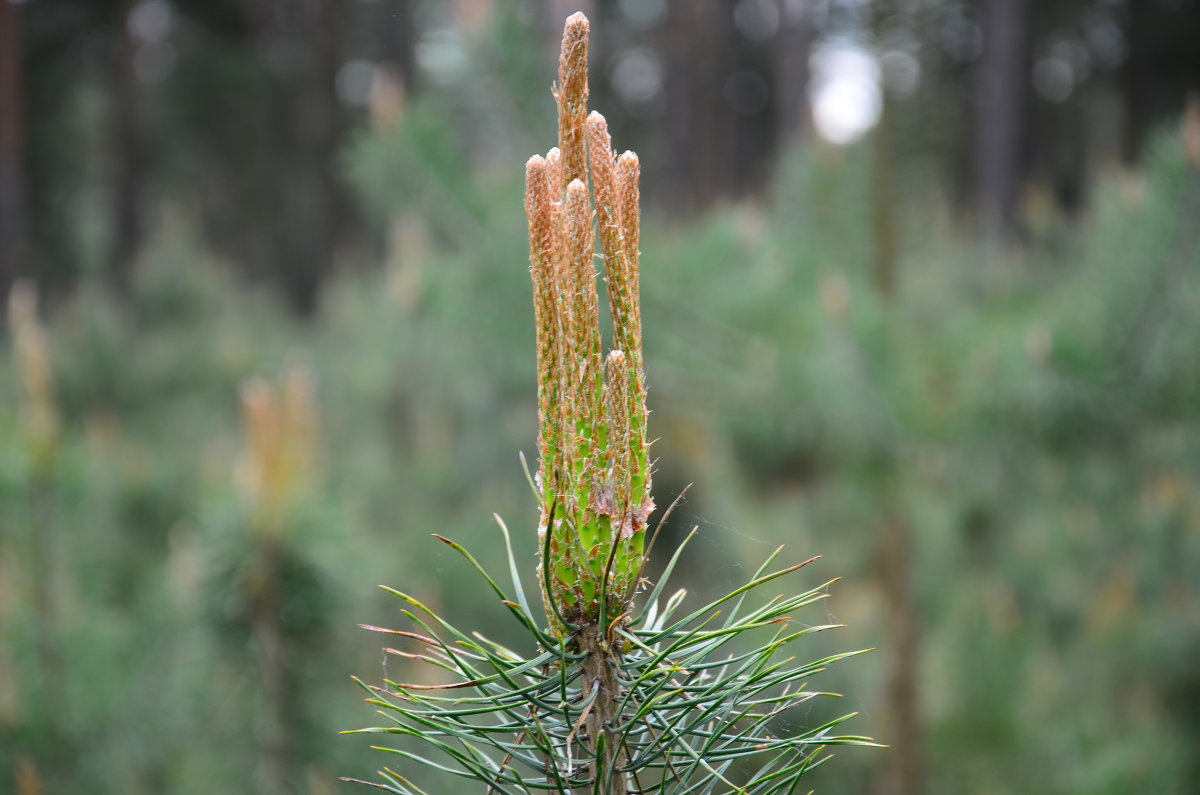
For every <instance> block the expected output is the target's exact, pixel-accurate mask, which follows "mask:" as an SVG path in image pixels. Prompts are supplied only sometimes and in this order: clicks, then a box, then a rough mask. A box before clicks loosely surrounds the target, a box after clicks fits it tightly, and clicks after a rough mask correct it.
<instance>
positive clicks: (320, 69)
mask: <svg viewBox="0 0 1200 795" xmlns="http://www.w3.org/2000/svg"><path fill="white" fill-rule="evenodd" d="M341 6H342V2H341V0H320V5H319V6H318V12H317V26H316V32H317V51H318V59H319V61H318V64H317V72H316V75H315V77H314V79H315V81H316V85H315V89H314V90H315V92H316V100H317V102H316V104H317V106H318V107H319V109H320V111H319V112H320V119H321V126H320V129H319V131H318V132H317V134H316V140H315V141H314V144H315V146H314V148H313V153H314V156H315V157H314V162H313V164H312V168H314V169H315V170H316V172H317V185H318V195H317V218H316V219H315V222H316V225H315V228H314V229H313V234H314V237H315V239H314V240H313V244H314V245H313V251H312V252H310V254H309V256H307V257H305V259H304V261H305V262H306V264H307V267H306V268H305V272H304V273H303V274H302V275H301V278H299V279H297V280H296V283H295V288H296V296H295V297H296V304H297V307H298V308H299V309H300V311H301V312H302V313H304V314H306V315H309V314H312V313H313V312H314V311H315V310H316V306H317V299H318V297H319V293H320V288H321V283H322V282H323V281H324V279H325V277H326V276H327V275H328V274H329V273H330V272H331V271H332V270H333V264H334V258H335V256H336V254H337V248H338V241H339V240H340V239H341V231H342V220H343V209H344V201H343V196H342V189H341V184H340V183H339V181H338V178H337V169H338V166H337V157H338V153H339V152H340V151H341V145H342V133H343V126H344V125H343V124H342V109H341V105H340V103H339V101H338V96H337V73H338V69H339V67H340V66H341V24H340V20H341V16H342V9H341Z"/></svg>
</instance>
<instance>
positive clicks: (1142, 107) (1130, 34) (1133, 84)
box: [1120, 0, 1154, 166]
mask: <svg viewBox="0 0 1200 795" xmlns="http://www.w3.org/2000/svg"><path fill="white" fill-rule="evenodd" d="M1147 5H1148V3H1147V0H1128V2H1127V3H1126V4H1125V6H1126V9H1127V11H1126V14H1127V16H1126V23H1125V40H1126V41H1127V42H1129V47H1128V52H1127V54H1126V56H1125V62H1124V63H1123V64H1121V73H1120V81H1121V104H1122V111H1123V112H1122V118H1121V160H1122V162H1124V163H1125V165H1127V166H1132V165H1135V164H1136V162H1137V158H1138V153H1139V152H1141V150H1142V141H1143V140H1144V138H1145V136H1146V123H1147V121H1148V120H1149V118H1150V115H1151V111H1150V104H1151V103H1150V97H1151V95H1152V93H1153V89H1154V84H1153V81H1154V70H1153V68H1152V65H1151V63H1150V58H1151V55H1150V52H1149V51H1148V49H1147V44H1148V43H1149V42H1148V41H1147V39H1148V38H1149V37H1148V36H1147V35H1146V28H1147V11H1148V9H1147Z"/></svg>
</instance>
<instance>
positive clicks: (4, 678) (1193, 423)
mask: <svg viewBox="0 0 1200 795" xmlns="http://www.w3.org/2000/svg"><path fill="white" fill-rule="evenodd" d="M581 7H582V9H583V10H584V11H586V12H587V13H588V14H589V15H590V17H591V19H592V20H593V45H592V50H593V59H592V106H593V107H595V108H598V109H600V110H602V111H603V112H604V113H605V114H606V115H607V116H608V118H609V120H610V125H611V127H612V130H613V133H614V140H615V142H616V145H617V146H618V148H620V149H625V148H632V149H635V150H637V151H638V152H639V153H640V154H641V159H642V163H643V166H644V177H645V178H644V184H643V195H644V197H645V204H646V214H645V222H644V227H643V252H644V253H643V257H642V262H643V271H644V272H643V275H642V287H643V291H644V295H643V300H644V310H643V311H644V316H645V321H644V323H645V331H646V350H647V353H648V363H647V371H648V378H649V383H650V385H651V408H652V411H653V414H652V417H651V424H652V431H653V432H654V433H655V434H656V435H657V436H658V438H659V441H658V442H657V443H656V446H655V452H656V454H657V458H658V469H657V475H656V496H657V498H658V502H659V504H660V505H666V504H667V503H669V502H670V501H671V499H672V498H673V497H675V496H676V495H677V494H678V493H679V492H680V491H681V490H682V489H683V488H684V487H685V486H687V485H688V484H694V485H693V486H692V487H691V489H690V490H689V491H688V492H687V496H686V500H685V501H684V502H683V504H682V505H681V506H680V507H679V509H677V511H676V512H675V513H674V515H673V517H672V518H671V520H670V522H668V524H667V526H666V528H665V530H664V533H665V534H666V535H667V536H669V537H670V538H671V539H673V540H678V539H679V538H680V537H681V536H682V534H683V533H685V532H686V531H687V530H688V529H690V528H691V527H692V526H699V528H700V532H699V534H698V536H697V539H696V540H695V541H694V543H693V544H692V546H691V547H690V551H689V552H688V553H687V556H686V557H685V559H684V560H685V567H686V569H687V571H686V572H685V579H686V580H688V581H689V583H690V585H691V587H692V588H693V589H694V590H696V591H698V592H699V593H700V594H701V595H712V594H714V593H715V592H716V591H717V590H719V589H721V588H722V587H724V586H726V585H728V584H730V583H733V582H735V581H736V580H738V579H739V578H744V577H746V576H747V575H748V574H749V573H751V572H752V571H753V569H754V567H755V566H756V565H757V563H758V562H759V561H760V560H761V559H762V558H764V557H765V556H766V555H767V554H768V553H769V552H770V550H772V549H773V548H774V547H775V545H777V544H780V543H784V544H787V548H786V550H785V552H784V557H785V559H788V560H791V561H799V560H803V559H805V558H807V557H809V556H811V555H813V554H821V555H823V556H824V557H823V558H822V560H821V561H819V562H818V563H816V564H813V566H811V567H809V568H808V569H805V570H804V572H802V574H801V575H799V576H801V577H803V578H804V581H803V582H798V583H797V587H805V588H807V587H812V586H813V585H816V584H818V583H819V582H822V581H824V580H826V579H831V578H833V577H842V578H843V579H842V580H841V581H840V582H838V583H837V584H836V585H834V586H833V587H832V588H831V590H830V594H831V595H830V598H829V600H828V601H827V602H826V603H825V604H824V605H823V606H822V607H820V608H817V609H816V610H814V611H813V614H812V615H810V616H797V617H796V618H797V620H798V621H801V622H804V623H813V624H817V623H825V622H827V621H830V620H833V621H835V622H839V623H845V624H847V625H848V626H847V628H846V629H843V630H839V631H837V632H831V633H823V634H822V635H819V636H816V638H815V639H812V640H805V641H804V643H803V644H802V645H801V646H800V647H798V648H797V650H796V651H797V653H798V654H800V655H802V656H806V657H812V658H816V657H817V656H821V655H823V654H826V653H832V652H834V651H841V650H846V649H851V648H866V647H872V648H874V649H875V651H874V652H872V653H870V654H868V655H864V656H861V657H857V658H854V659H852V660H850V661H847V662H845V663H842V664H839V665H838V666H836V667H835V668H834V669H833V670H831V671H830V672H829V673H828V674H827V675H825V677H824V681H823V682H822V686H823V687H825V688H826V689H832V690H838V691H839V692H842V693H844V694H845V698H844V699H841V700H839V701H838V702H837V703H834V704H827V705H824V706H820V707H816V708H814V710H813V711H812V712H811V713H809V714H806V715H798V716H795V720H797V721H800V722H809V723H811V722H813V721H818V720H824V719H826V718H827V717H828V716H829V715H830V714H832V713H833V712H834V711H837V710H840V711H841V712H846V711H860V712H861V713H862V714H861V715H860V717H858V718H856V719H855V721H854V722H853V723H852V724H851V727H852V731H857V732H861V733H870V734H872V735H874V736H875V737H877V738H879V739H880V740H881V741H883V742H885V743H888V744H889V745H890V746H891V748H890V750H868V749H848V750H845V751H842V752H840V753H839V754H838V758H837V759H836V760H834V761H833V762H832V763H831V764H829V765H827V766H825V767H823V768H821V769H820V770H819V771H818V773H817V774H815V775H814V777H813V779H812V786H814V787H815V788H816V789H817V791H818V792H829V793H840V792H847V793H849V792H855V793H858V792H865V793H880V795H917V794H918V793H930V794H931V795H933V794H935V793H946V794H947V795H949V794H950V793H955V794H956V795H957V794H958V793H980V794H983V795H987V794H989V793H1022V794H1023V795H1034V794H1036V793H1087V794H1094V795H1104V794H1108V793H1112V794H1114V795H1115V794H1117V793H1148V792H1153V793H1163V794H1168V795H1169V794H1170V793H1190V792H1197V791H1200V790H1198V789H1197V787H1198V786H1200V785H1198V784H1197V782H1198V781H1200V751H1198V749H1200V666H1198V665H1197V660H1198V659H1200V320H1198V319H1200V105H1198V104H1195V103H1197V102H1200V100H1195V99H1193V100H1192V103H1193V104H1191V105H1188V104H1187V103H1188V101H1187V96H1188V92H1189V90H1196V89H1200V45H1198V44H1197V42H1200V5H1198V4H1196V3H1194V2H1188V1H1187V0H1042V1H1040V2H1034V0H875V2H870V1H869V0H587V2H580V1H579V0H576V2H565V0H454V1H453V2H451V1H449V0H447V1H445V2H439V1H438V0H24V1H23V2H14V0H0V293H2V294H4V295H7V296H9V299H10V300H8V301H7V302H6V307H5V308H4V309H3V310H0V311H3V313H4V314H5V315H6V319H7V323H6V327H5V329H4V331H3V332H0V333H2V334H3V338H2V340H0V341H2V342H3V345H0V350H2V352H0V792H5V793H14V794H15V795H39V794H42V793H44V794H45V795H57V794H59V793H76V792H84V791H87V792H94V793H123V794H124V795H138V794H139V793H147V794H148V793H179V794H180V795H187V794H188V793H197V794H198V793H205V794H206V795H207V793H213V792H227V793H238V792H245V793H266V795H279V794H281V793H311V794H312V795H324V794H325V793H333V792H342V791H346V790H348V789H350V788H351V786H352V785H349V784H340V783H338V782H337V780H336V777H337V776H338V775H352V776H358V777H364V778H369V777H370V775H371V771H372V770H374V769H375V768H376V767H377V766H378V765H380V764H382V763H383V761H385V760H382V759H378V758H376V757H378V754H377V753H376V752H372V751H369V750H368V748H367V746H368V745H369V743H368V742H367V741H366V740H364V739H363V738H361V737H354V736H339V735H338V734H337V732H338V731H339V730H341V729H349V728H357V727H359V726H363V725H370V724H373V723H375V722H376V720H377V719H376V717H375V715H374V714H373V712H372V711H371V708H370V707H369V706H367V705H364V704H362V703H361V695H362V693H361V691H360V690H358V689H357V687H356V686H354V685H353V684H352V682H351V681H350V676H351V675H352V674H355V675H359V676H362V677H364V678H365V679H367V680H371V681H377V680H378V679H380V678H381V677H382V676H385V675H386V676H388V677H390V678H394V679H400V680H403V679H406V678H411V677H413V676H417V675H418V674H415V673H411V672H409V671H407V670H406V669H405V666H404V664H403V662H402V661H400V660H398V659H397V658H392V659H388V658H387V657H386V656H384V655H383V654H382V653H381V646H382V645H384V644H382V643H381V642H380V640H379V636H377V635H373V634H371V633H366V632H362V631H361V630H359V629H357V627H356V624H358V623H360V622H361V623H371V624H381V625H385V626H391V625H395V624H396V623H397V622H399V621H400V616H399V606H398V605H397V604H396V603H395V600H394V599H390V597H388V596H387V595H386V594H383V593H382V592H380V591H379V590H378V589H377V588H376V587H375V586H376V585H377V584H379V583H386V584H389V585H393V586H396V587H400V588H402V589H404V590H406V591H409V592H411V593H413V594H416V595H419V596H420V597H421V598H422V599H423V600H425V601H426V602H427V603H428V604H430V605H434V606H437V607H438V609H441V610H444V611H445V612H446V613H447V614H448V615H450V616H451V617H453V618H455V619H456V620H457V621H458V622H459V623H462V624H467V625H471V626H479V627H481V628H485V629H486V631H487V633H488V634H489V636H491V637H494V638H495V639H498V640H504V639H506V638H513V637H516V635H517V633H515V632H514V631H513V630H514V629H515V628H513V627H509V626H508V625H507V624H506V623H505V621H504V620H503V616H504V613H503V611H502V610H500V609H498V606H497V605H496V604H495V600H494V599H493V598H492V596H491V594H490V592H489V591H487V590H486V589H485V588H482V587H480V583H479V582H478V581H477V578H475V576H474V575H473V574H472V573H471V572H470V571H469V570H468V569H467V567H466V566H465V565H464V564H463V563H462V561H461V560H459V559H457V558H456V557H454V556H453V553H452V552H450V551H449V550H447V549H446V548H444V547H443V546H442V545H441V544H439V543H437V542H436V541H434V540H432V539H431V538H430V537H429V533H431V532H439V533H442V534H444V535H447V536H450V537H452V538H454V539H456V540H458V541H460V542H463V543H464V544H466V545H467V546H469V547H470V548H471V549H473V550H474V551H475V553H476V555H477V556H478V557H480V558H481V559H483V560H484V561H490V562H491V563H492V564H493V565H495V564H497V563H500V559H499V558H498V555H500V554H501V549H502V547H501V545H500V536H499V534H498V532H497V530H496V528H495V526H494V524H493V523H492V519H491V514H492V513H493V512H497V513H499V514H501V515H502V516H503V517H504V518H505V519H506V520H507V523H508V525H509V526H510V527H511V528H513V529H514V532H515V534H516V536H517V541H518V546H519V554H520V555H521V556H523V557H522V559H523V560H524V561H525V562H526V563H527V564H528V568H529V571H530V572H532V569H533V565H534V552H533V546H534V544H533V534H534V531H533V526H534V522H535V500H534V497H533V495H532V494H531V493H530V491H529V488H528V485H527V483H526V480H525V475H524V474H523V472H522V469H521V464H520V462H519V459H518V453H519V452H520V451H524V452H525V453H526V455H528V456H532V455H533V454H534V450H535V444H534V435H535V432H536V431H535V427H536V419H535V413H536V405H535V396H534V352H533V321H532V313H531V296H530V285H529V277H528V270H527V268H528V260H527V248H526V237H525V225H524V224H525V222H524V218H523V210H522V190H523V186H522V174H523V164H524V162H525V159H526V158H527V157H528V156H529V155H530V154H532V153H534V152H537V151H545V149H547V148H548V147H549V146H551V145H552V143H553V139H554V129H555V128H554V121H553V113H554V109H553V103H552V101H551V99H550V92H549V89H550V84H551V81H552V77H553V69H554V67H555V64H556V50H557V40H558V36H559V33H560V31H561V26H562V21H563V19H564V18H565V17H566V15H567V14H569V13H570V12H572V11H575V10H579V9H580V8H581ZM1185 108H1190V110H1186V111H1185ZM665 548H666V547H665V546H660V547H659V550H662V549H665ZM659 563H661V561H659ZM443 786H444V785H443ZM432 791H435V792H447V791H448V790H446V789H444V788H443V789H440V790H439V789H434V790H432ZM462 791H466V790H462Z"/></svg>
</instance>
